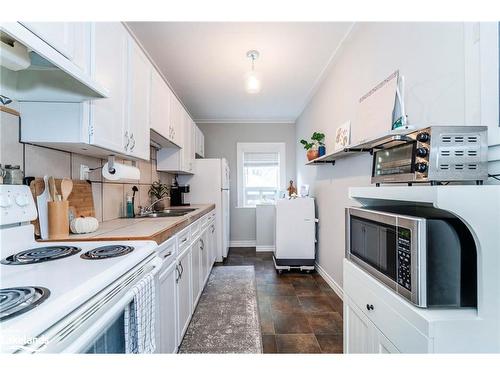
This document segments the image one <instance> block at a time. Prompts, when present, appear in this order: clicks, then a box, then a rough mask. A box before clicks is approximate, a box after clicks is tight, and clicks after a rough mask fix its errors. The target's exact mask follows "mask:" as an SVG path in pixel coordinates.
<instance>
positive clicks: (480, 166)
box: [371, 126, 488, 185]
mask: <svg viewBox="0 0 500 375" xmlns="http://www.w3.org/2000/svg"><path fill="white" fill-rule="evenodd" d="M487 152H488V141H487V128H486V126H430V127H427V128H424V129H419V130H416V131H413V132H411V133H408V134H406V135H404V136H402V137H401V141H400V142H398V143H397V144H394V143H391V146H390V147H383V148H379V149H377V148H375V149H374V150H373V166H372V179H371V181H372V183H376V184H380V183H397V182H403V183H414V182H429V183H431V184H433V185H434V184H439V183H441V182H452V181H460V182H464V181H474V182H476V183H478V184H481V183H482V182H483V181H484V180H486V179H487V178H488V168H487V164H488V158H487Z"/></svg>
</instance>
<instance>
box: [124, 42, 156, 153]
mask: <svg viewBox="0 0 500 375" xmlns="http://www.w3.org/2000/svg"><path fill="white" fill-rule="evenodd" d="M128 50H129V59H128V60H129V69H128V77H129V88H128V90H127V93H128V94H127V107H128V109H129V113H128V137H129V139H128V141H129V145H128V153H129V154H130V155H132V156H134V157H137V158H140V159H146V160H147V159H149V143H150V139H149V126H150V124H149V123H150V120H149V114H150V92H151V88H150V87H151V70H152V66H151V63H150V62H149V60H148V58H147V57H146V55H145V54H144V53H143V52H142V50H141V49H140V48H139V46H138V45H137V44H136V43H135V41H134V40H133V39H132V37H129V49H128Z"/></svg>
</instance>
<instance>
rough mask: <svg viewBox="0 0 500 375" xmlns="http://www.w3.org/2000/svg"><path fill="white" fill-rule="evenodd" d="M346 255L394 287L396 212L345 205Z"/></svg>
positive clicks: (395, 280) (395, 276)
mask: <svg viewBox="0 0 500 375" xmlns="http://www.w3.org/2000/svg"><path fill="white" fill-rule="evenodd" d="M346 230H347V233H346V258H347V259H350V260H351V261H352V262H354V263H356V264H357V265H359V266H360V267H361V268H363V269H364V270H365V271H367V272H368V273H370V274H371V275H372V276H374V277H375V278H377V279H378V280H380V281H382V282H383V283H384V284H386V285H387V286H389V287H390V288H392V289H394V290H396V288H397V264H396V262H397V240H396V237H397V216H396V215H392V214H385V213H379V212H377V211H370V210H365V209H358V208H346Z"/></svg>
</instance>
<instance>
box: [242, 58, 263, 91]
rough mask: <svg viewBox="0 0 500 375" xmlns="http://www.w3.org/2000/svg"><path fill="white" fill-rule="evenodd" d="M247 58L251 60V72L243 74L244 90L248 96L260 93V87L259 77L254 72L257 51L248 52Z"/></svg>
mask: <svg viewBox="0 0 500 375" xmlns="http://www.w3.org/2000/svg"><path fill="white" fill-rule="evenodd" d="M247 58H249V59H251V60H252V70H251V71H249V72H248V73H247V74H245V90H246V91H247V92H248V93H249V94H257V93H259V92H260V87H261V85H260V79H259V76H258V74H257V73H256V72H255V60H257V59H258V58H259V51H256V50H250V51H248V52H247Z"/></svg>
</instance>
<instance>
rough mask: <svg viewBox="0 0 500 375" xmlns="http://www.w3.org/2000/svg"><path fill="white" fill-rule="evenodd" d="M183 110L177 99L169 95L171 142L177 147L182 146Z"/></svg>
mask: <svg viewBox="0 0 500 375" xmlns="http://www.w3.org/2000/svg"><path fill="white" fill-rule="evenodd" d="M183 112H184V108H183V107H182V105H181V103H180V102H179V100H177V97H176V96H175V95H174V94H173V93H171V95H170V122H171V125H172V139H171V140H172V142H174V143H175V144H176V145H177V146H179V147H182V146H183V143H182V141H183V127H184V125H183V124H184V119H183Z"/></svg>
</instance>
